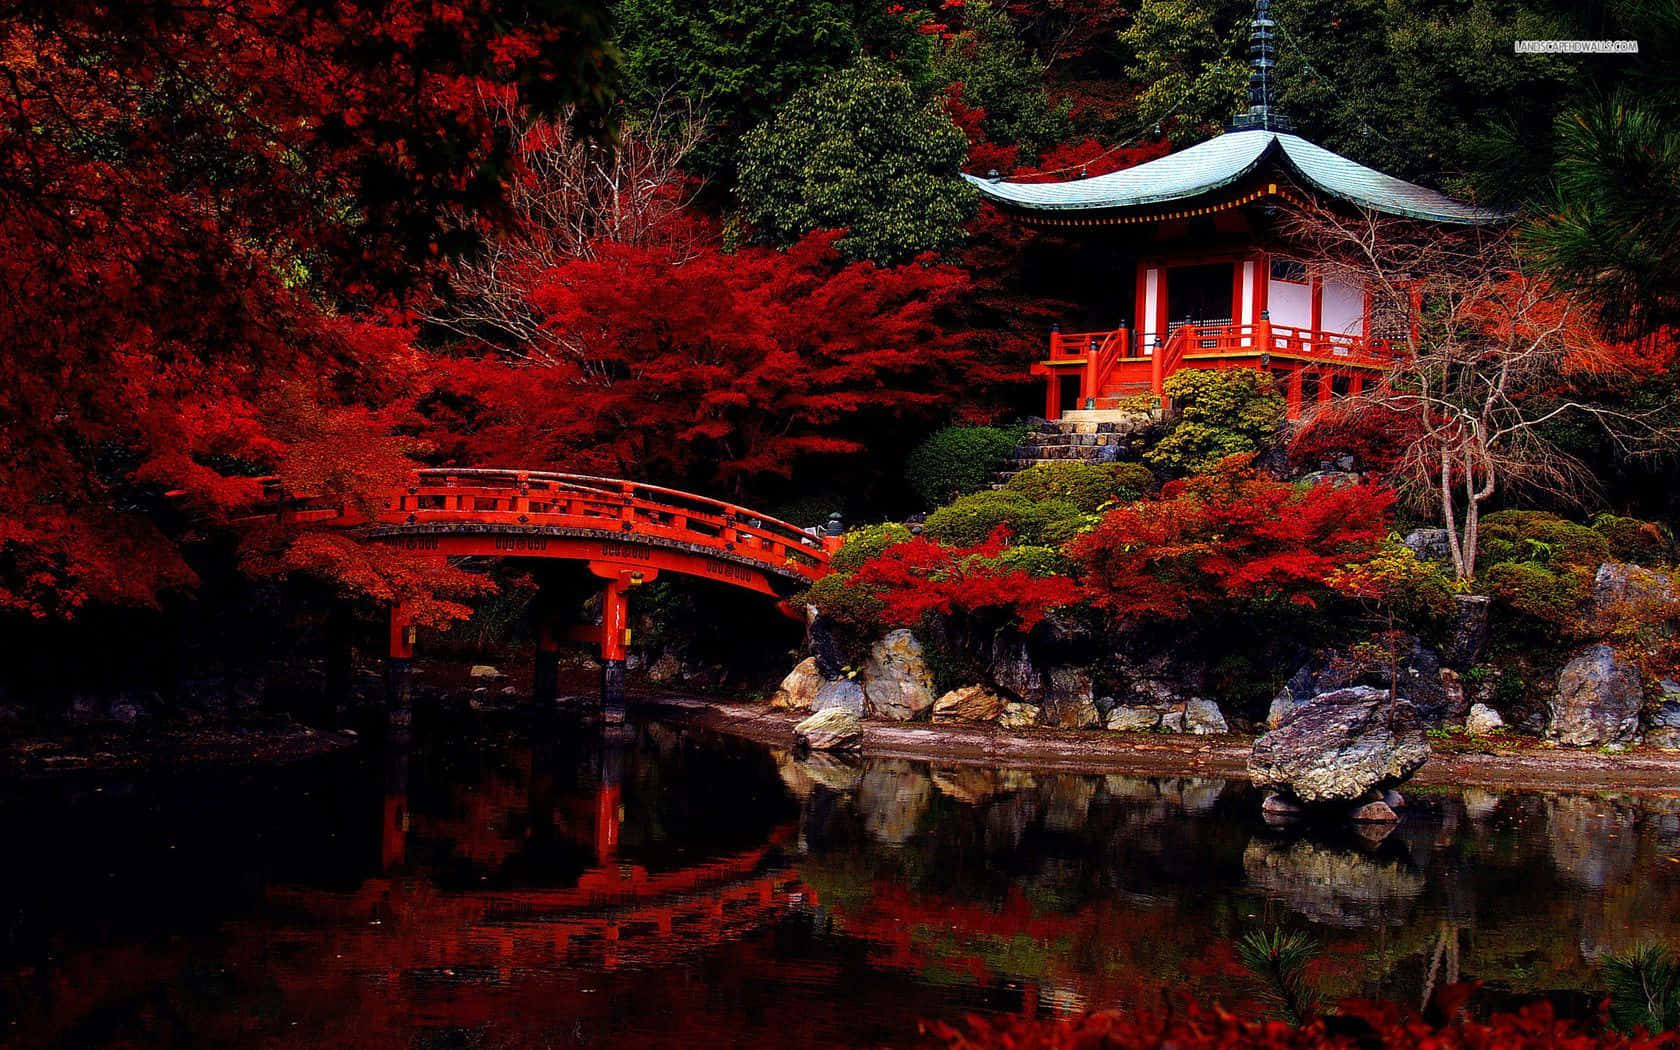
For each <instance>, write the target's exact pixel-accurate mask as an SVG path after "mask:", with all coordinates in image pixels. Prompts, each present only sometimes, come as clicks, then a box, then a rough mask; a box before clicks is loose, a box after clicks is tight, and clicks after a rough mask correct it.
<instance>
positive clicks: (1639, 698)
mask: <svg viewBox="0 0 1680 1050" xmlns="http://www.w3.org/2000/svg"><path fill="white" fill-rule="evenodd" d="M1643 701H1644V696H1643V689H1642V686H1641V683H1640V677H1639V669H1638V668H1637V667H1635V666H1634V665H1633V664H1631V663H1629V662H1628V661H1626V660H1623V659H1622V658H1621V657H1620V656H1617V655H1616V650H1614V649H1612V648H1611V647H1610V646H1608V645H1603V644H1600V645H1594V646H1591V647H1589V648H1587V649H1586V650H1584V651H1583V652H1581V653H1580V654H1579V655H1577V656H1576V657H1575V658H1574V659H1573V660H1570V661H1569V662H1568V663H1567V664H1565V665H1564V667H1563V670H1562V671H1561V672H1559V674H1558V680H1557V695H1555V696H1554V697H1552V701H1551V721H1550V723H1549V724H1548V725H1547V727H1546V735H1547V736H1548V737H1549V738H1550V739H1552V740H1555V741H1557V742H1558V743H1560V744H1563V745H1565V746H1567V747H1603V746H1604V745H1606V744H1626V743H1628V742H1629V741H1631V740H1632V739H1633V737H1634V734H1635V733H1636V732H1638V730H1639V707H1640V704H1641V703H1642V702H1643Z"/></svg>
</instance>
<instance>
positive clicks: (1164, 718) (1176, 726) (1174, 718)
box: [1160, 708, 1184, 733]
mask: <svg viewBox="0 0 1680 1050" xmlns="http://www.w3.org/2000/svg"><path fill="white" fill-rule="evenodd" d="M1160 728H1161V732H1163V733H1182V732H1184V711H1183V710H1182V709H1178V708H1175V709H1173V710H1171V711H1163V712H1161V726H1160Z"/></svg>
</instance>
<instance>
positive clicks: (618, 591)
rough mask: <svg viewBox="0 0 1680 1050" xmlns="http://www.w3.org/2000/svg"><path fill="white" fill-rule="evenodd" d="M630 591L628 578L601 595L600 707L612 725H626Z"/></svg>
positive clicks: (618, 580) (617, 580)
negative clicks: (625, 677) (625, 698)
mask: <svg viewBox="0 0 1680 1050" xmlns="http://www.w3.org/2000/svg"><path fill="white" fill-rule="evenodd" d="M630 587H631V580H630V579H629V578H628V575H621V576H618V577H617V578H615V579H611V580H608V581H607V585H606V587H605V588H603V589H602V591H601V704H602V713H603V715H604V716H605V718H606V720H607V721H609V722H622V721H624V661H625V658H626V657H627V656H628V655H629V642H630V601H629V598H628V597H627V595H626V592H627V591H628V590H629V589H630Z"/></svg>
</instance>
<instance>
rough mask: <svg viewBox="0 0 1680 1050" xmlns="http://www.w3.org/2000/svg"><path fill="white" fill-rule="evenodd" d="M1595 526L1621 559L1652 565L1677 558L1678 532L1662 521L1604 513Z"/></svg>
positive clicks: (1668, 563) (1665, 562)
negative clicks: (1675, 533)
mask: <svg viewBox="0 0 1680 1050" xmlns="http://www.w3.org/2000/svg"><path fill="white" fill-rule="evenodd" d="M1592 528H1593V531H1594V532H1596V533H1598V534H1599V535H1600V536H1603V537H1604V541H1605V542H1606V543H1608V544H1609V545H1610V554H1611V556H1612V557H1614V558H1615V559H1616V560H1617V561H1626V562H1633V563H1634V564H1636V565H1650V566H1663V565H1670V564H1672V563H1673V561H1674V533H1673V532H1671V531H1670V530H1669V528H1668V526H1666V525H1663V524H1662V523H1660V522H1655V521H1642V520H1640V519H1639V518H1623V517H1618V516H1617V515H1614V514H1600V515H1599V516H1598V517H1596V518H1594V519H1593V522H1592Z"/></svg>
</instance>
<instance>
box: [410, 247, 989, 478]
mask: <svg viewBox="0 0 1680 1050" xmlns="http://www.w3.org/2000/svg"><path fill="white" fill-rule="evenodd" d="M836 236H838V235H837V234H832V233H829V234H815V235H812V236H809V237H807V238H805V239H804V240H803V241H801V242H800V243H798V244H796V245H794V246H793V247H791V248H789V249H787V250H786V251H776V250H772V249H769V248H762V247H747V248H742V249H740V250H738V251H736V252H734V253H730V252H726V251H724V250H723V248H722V247H721V246H720V245H718V244H717V243H715V242H713V243H710V244H703V245H701V246H699V247H697V248H694V249H692V250H687V251H685V250H683V249H679V248H676V247H671V246H666V245H663V244H655V245H641V246H627V245H616V244H605V245H601V246H600V247H599V249H598V252H597V256H596V258H594V259H577V260H573V261H569V262H567V263H565V264H563V265H561V266H558V267H556V268H555V269H553V270H552V271H551V272H549V273H548V274H547V275H545V277H544V278H543V279H542V281H541V283H540V284H539V285H538V287H537V288H536V289H535V291H534V293H533V294H532V299H533V303H534V305H535V306H536V307H537V308H538V310H539V312H540V314H541V315H542V318H543V323H544V324H545V325H547V326H548V327H549V328H550V329H551V330H552V331H555V332H558V333H562V334H563V335H564V337H565V342H566V344H567V345H568V346H569V347H570V349H571V351H572V352H571V354H570V356H556V357H554V358H553V359H552V360H546V361H544V362H542V363H541V366H536V365H521V364H518V363H509V362H508V361H507V360H506V359H505V358H501V357H493V356H484V357H480V358H476V359H461V360H457V361H454V362H450V363H446V364H444V365H440V366H439V368H438V371H437V374H436V375H435V376H434V377H433V392H432V394H431V395H430V396H428V397H427V398H426V399H425V400H424V401H423V403H422V410H423V412H424V415H425V417H426V420H427V426H428V432H435V433H436V435H437V440H438V441H440V442H445V441H452V442H453V444H450V445H448V446H447V447H446V449H445V452H446V454H447V455H448V456H449V457H451V458H454V459H457V460H459V461H462V462H472V463H476V464H481V465H513V464H514V463H515V461H517V462H518V463H520V464H530V463H544V464H553V465H555V466H556V467H557V468H560V469H567V470H574V471H588V472H601V473H607V474H615V475H624V476H630V477H636V478H640V479H646V480H657V481H663V482H668V483H673V484H679V485H686V486H690V487H698V488H711V489H721V490H723V492H724V494H726V495H729V496H732V497H736V498H747V497H750V496H752V495H753V494H754V486H755V484H759V483H762V482H765V481H767V480H771V479H782V478H788V477H790V476H791V475H792V474H793V472H794V471H795V469H797V468H799V467H801V466H803V465H809V464H813V463H816V462H821V461H823V460H825V459H827V460H829V461H832V458H833V457H834V456H836V455H841V454H850V453H857V452H859V451H861V450H864V449H866V448H876V447H885V445H886V444H887V443H888V442H893V443H897V442H899V441H901V439H902V434H903V432H904V428H905V427H907V426H914V425H916V423H917V422H918V421H919V420H927V421H931V420H933V419H934V418H935V417H937V416H940V415H942V414H944V413H945V412H947V411H949V408H950V405H951V402H952V400H953V399H954V398H955V397H957V396H958V395H959V394H962V395H964V396H967V397H974V396H976V392H983V391H984V390H985V389H986V387H987V386H988V385H989V384H994V383H997V382H1002V381H1006V380H1008V379H1013V378H1015V377H1014V375H1013V374H1012V373H1011V371H1010V370H1008V369H992V368H990V367H988V365H987V364H986V363H985V362H983V361H981V360H979V359H978V358H977V356H976V355H975V353H974V352H973V350H972V348H971V346H970V344H969V343H968V342H967V341H966V340H964V339H962V338H961V337H960V336H956V335H953V334H952V333H951V332H950V331H949V330H948V322H947V319H945V318H944V317H943V316H942V313H943V311H944V310H945V309H947V308H948V307H949V306H950V304H952V303H953V302H955V301H956V300H957V299H959V298H960V297H961V296H962V295H963V294H964V293H965V292H966V291H967V288H968V278H967V275H966V274H964V273H963V272H962V271H961V270H958V269H956V268H954V267H951V266H942V265H936V264H933V263H932V262H931V261H926V260H924V261H919V262H915V263H911V264H909V265H905V266H898V267H892V268H886V269H883V268H880V267H877V266H875V265H873V264H871V263H867V262H860V263H851V264H844V263H843V262H842V261H841V260H840V258H839V256H838V254H837V253H836V252H835V251H834V247H833V244H834V240H835V238H836Z"/></svg>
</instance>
